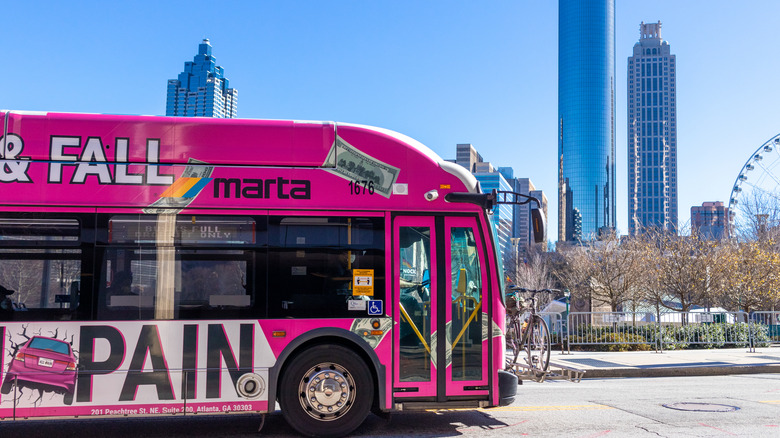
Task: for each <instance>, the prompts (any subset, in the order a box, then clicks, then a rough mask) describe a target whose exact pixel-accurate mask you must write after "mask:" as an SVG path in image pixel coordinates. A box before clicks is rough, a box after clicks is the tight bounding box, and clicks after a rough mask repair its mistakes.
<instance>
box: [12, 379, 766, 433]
mask: <svg viewBox="0 0 780 438" xmlns="http://www.w3.org/2000/svg"><path fill="white" fill-rule="evenodd" d="M519 394H520V395H521V396H522V398H521V399H518V400H517V401H516V402H515V403H514V404H513V405H511V406H508V407H504V408H494V409H485V410H464V411H443V412H402V413H397V414H394V415H392V417H391V419H390V420H389V421H388V420H385V419H381V418H378V417H375V416H371V417H369V418H368V419H367V420H366V422H365V423H364V424H363V425H362V426H361V427H360V428H359V429H358V430H357V431H356V432H355V434H353V436H361V437H374V436H377V437H405V436H421V437H449V436H457V437H461V436H463V437H477V436H479V437H482V438H484V437H516V436H535V437H561V436H566V437H582V438H596V437H610V436H615V437H625V436H631V437H659V436H661V437H720V436H724V437H730V436H750V437H777V436H780V374H752V375H729V376H706V377H662V378H625V379H603V380H602V379H588V380H583V381H582V382H581V383H570V382H561V381H552V382H545V383H534V382H526V383H525V384H524V385H523V386H521V387H520V388H519ZM259 425H260V418H259V417H257V416H249V417H246V416H218V417H200V416H188V417H176V418H171V417H168V418H155V419H104V420H85V421H74V420H59V421H21V422H16V423H10V422H3V423H0V436H18V437H47V438H53V437H78V438H83V437H102V436H106V437H118V438H124V437H128V438H129V437H132V438H137V437H139V436H143V437H187V438H193V437H228V436H230V437H258V436H260V437H262V436H273V437H286V436H296V435H295V433H294V431H293V430H292V428H290V427H289V426H288V425H287V424H286V423H285V422H284V419H283V418H282V417H281V415H280V414H279V413H278V412H277V413H274V414H272V415H268V416H267V417H266V420H265V425H264V427H263V430H262V432H261V433H260V434H258V433H257V428H258V426H259Z"/></svg>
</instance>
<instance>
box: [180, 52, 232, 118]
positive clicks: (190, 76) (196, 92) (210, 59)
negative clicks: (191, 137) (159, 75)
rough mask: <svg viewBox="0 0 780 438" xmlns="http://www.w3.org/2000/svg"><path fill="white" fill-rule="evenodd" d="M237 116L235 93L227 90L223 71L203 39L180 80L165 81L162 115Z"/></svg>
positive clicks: (227, 83) (227, 86)
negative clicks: (166, 94) (166, 91)
mask: <svg viewBox="0 0 780 438" xmlns="http://www.w3.org/2000/svg"><path fill="white" fill-rule="evenodd" d="M237 113H238V90H236V89H234V88H230V87H229V82H228V80H227V78H225V72H224V71H223V70H222V67H220V66H218V65H217V59H216V58H215V57H214V56H212V55H211V44H210V43H209V40H203V42H202V43H200V45H198V54H197V55H195V58H194V59H193V60H192V62H185V63H184V71H183V72H181V73H180V74H179V78H178V79H170V80H168V98H167V101H166V103H165V115H166V116H188V117H195V116H200V117H219V118H230V119H232V118H235V117H237Z"/></svg>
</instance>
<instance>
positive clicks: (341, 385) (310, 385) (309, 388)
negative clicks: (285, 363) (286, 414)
mask: <svg viewBox="0 0 780 438" xmlns="http://www.w3.org/2000/svg"><path fill="white" fill-rule="evenodd" d="M298 389H299V391H300V392H299V393H300V399H301V406H303V408H304V410H305V411H306V412H307V413H308V414H309V415H310V416H311V417H312V418H316V419H318V420H325V421H328V420H335V419H336V418H338V417H340V416H341V415H344V413H345V412H347V411H348V410H349V408H350V407H352V403H353V402H354V400H355V380H354V379H353V378H352V375H351V374H350V373H349V371H347V370H346V369H344V368H343V367H340V366H339V365H336V364H330V363H321V364H318V365H316V366H313V367H312V368H311V369H309V371H307V372H306V373H305V374H304V376H303V378H302V379H301V383H300V385H299V386H298Z"/></svg>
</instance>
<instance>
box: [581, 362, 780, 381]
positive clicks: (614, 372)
mask: <svg viewBox="0 0 780 438" xmlns="http://www.w3.org/2000/svg"><path fill="white" fill-rule="evenodd" d="M763 373H780V365H727V366H723V365H713V366H691V367H686V366H677V367H652V366H650V367H647V368H608V369H599V368H589V369H586V370H585V374H584V375H583V376H582V378H583V379H604V378H619V377H684V376H725V375H731V374H763Z"/></svg>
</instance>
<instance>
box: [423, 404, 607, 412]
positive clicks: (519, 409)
mask: <svg viewBox="0 0 780 438" xmlns="http://www.w3.org/2000/svg"><path fill="white" fill-rule="evenodd" d="M597 409H615V408H613V407H611V406H604V405H568V406H503V407H498V408H460V409H429V410H428V412H463V411H474V412H484V413H486V414H489V413H491V412H532V411H587V410H597Z"/></svg>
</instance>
